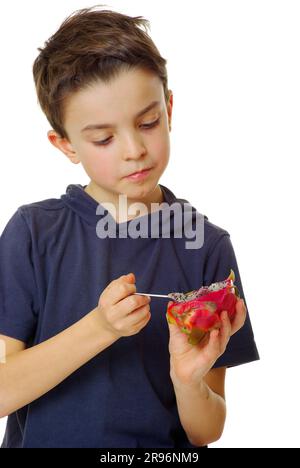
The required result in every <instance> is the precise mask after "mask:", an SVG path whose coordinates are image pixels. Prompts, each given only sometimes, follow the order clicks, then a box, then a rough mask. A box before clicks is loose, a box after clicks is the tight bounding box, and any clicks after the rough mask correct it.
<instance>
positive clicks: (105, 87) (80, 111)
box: [65, 69, 164, 130]
mask: <svg viewBox="0 0 300 468" xmlns="http://www.w3.org/2000/svg"><path fill="white" fill-rule="evenodd" d="M163 98H164V92H163V85H162V82H161V80H160V79H159V77H158V76H156V75H154V74H153V73H151V72H148V71H144V70H140V69H138V70H129V71H126V72H121V73H120V75H119V76H118V77H116V78H114V79H113V80H111V81H110V82H109V83H103V82H101V81H99V82H97V83H94V84H92V85H91V86H88V87H87V88H85V89H84V90H81V91H79V92H77V93H74V94H73V95H72V96H71V97H70V98H69V99H68V102H67V104H66V107H65V125H66V126H72V127H74V125H75V126H76V127H77V130H78V129H82V128H84V127H85V126H87V125H89V124H93V123H101V122H105V123H106V122H111V123H116V124H117V123H118V122H119V121H120V120H122V119H127V118H132V117H133V116H135V115H136V114H137V113H138V112H139V111H140V110H141V109H144V108H145V107H146V106H147V105H149V103H151V102H152V101H159V102H160V103H161V104H162V103H163ZM154 109H157V107H155V108H154Z"/></svg>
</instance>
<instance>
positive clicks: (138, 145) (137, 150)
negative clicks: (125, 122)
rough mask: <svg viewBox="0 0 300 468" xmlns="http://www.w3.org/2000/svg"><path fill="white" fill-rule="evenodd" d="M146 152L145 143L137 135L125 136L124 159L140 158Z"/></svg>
mask: <svg viewBox="0 0 300 468" xmlns="http://www.w3.org/2000/svg"><path fill="white" fill-rule="evenodd" d="M145 153H146V148H145V145H144V144H143V142H142V140H141V138H140V137H138V136H134V135H133V136H128V137H127V138H125V143H124V151H123V158H124V159H125V161H127V160H128V159H140V158H141V157H142V156H143V155H144V154H145Z"/></svg>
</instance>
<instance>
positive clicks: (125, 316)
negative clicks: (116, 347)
mask: <svg viewBox="0 0 300 468" xmlns="http://www.w3.org/2000/svg"><path fill="white" fill-rule="evenodd" d="M135 292H136V286H135V276H134V274H133V273H130V274H129V275H123V276H120V278H117V279H115V280H114V281H112V282H111V283H110V284H109V285H108V286H107V287H106V288H105V289H104V291H103V292H102V294H101V296H100V298H99V302H98V307H97V308H98V311H99V321H100V323H101V327H102V328H105V329H106V330H108V331H109V332H110V333H111V334H112V335H113V336H114V337H116V338H120V337H122V336H131V335H135V334H136V333H138V332H139V331H140V330H141V329H142V328H144V327H145V325H147V323H148V322H149V320H150V318H151V314H150V306H149V303H150V301H151V298H150V297H149V296H138V295H134V293H135Z"/></svg>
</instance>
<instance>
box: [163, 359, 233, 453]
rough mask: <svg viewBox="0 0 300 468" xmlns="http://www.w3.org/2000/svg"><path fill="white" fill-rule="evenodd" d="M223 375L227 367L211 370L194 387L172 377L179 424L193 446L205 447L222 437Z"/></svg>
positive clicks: (224, 404) (224, 412)
mask: <svg viewBox="0 0 300 468" xmlns="http://www.w3.org/2000/svg"><path fill="white" fill-rule="evenodd" d="M225 373H226V367H221V368H218V369H212V370H210V371H209V372H208V373H207V374H206V376H205V377H203V379H202V380H201V382H200V384H197V385H195V384H193V385H188V384H183V383H181V382H178V381H177V380H176V378H175V377H174V376H173V378H172V381H173V385H174V390H175V395H176V401H177V408H178V413H179V417H180V421H181V424H182V426H183V428H184V430H185V432H186V434H187V437H188V439H189V441H190V442H191V444H193V445H196V446H203V445H208V444H210V443H212V442H215V441H216V440H218V439H219V438H220V437H221V435H222V432H223V429H224V425H225V419H226V403H225V394H224V382H225ZM171 376H172V374H171Z"/></svg>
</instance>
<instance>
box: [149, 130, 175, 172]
mask: <svg viewBox="0 0 300 468" xmlns="http://www.w3.org/2000/svg"><path fill="white" fill-rule="evenodd" d="M151 155H152V158H153V160H154V161H155V163H156V165H157V166H158V167H165V166H166V165H167V164H168V161H169V156H170V138H169V136H168V135H167V136H166V135H164V137H163V138H160V139H158V140H157V141H155V140H154V141H153V144H152V145H151Z"/></svg>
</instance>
